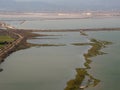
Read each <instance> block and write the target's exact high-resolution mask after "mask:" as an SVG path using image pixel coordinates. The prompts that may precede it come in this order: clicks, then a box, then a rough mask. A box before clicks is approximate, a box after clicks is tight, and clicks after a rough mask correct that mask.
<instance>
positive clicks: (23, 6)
mask: <svg viewBox="0 0 120 90" xmlns="http://www.w3.org/2000/svg"><path fill="white" fill-rule="evenodd" d="M119 4H120V0H59V1H57V0H56V1H54V2H47V1H44V2H43V1H30V2H28V1H23V2H22V1H21V2H19V1H14V0H0V10H2V11H32V12H35V11H81V10H113V9H114V10H119V9H120V5H119Z"/></svg>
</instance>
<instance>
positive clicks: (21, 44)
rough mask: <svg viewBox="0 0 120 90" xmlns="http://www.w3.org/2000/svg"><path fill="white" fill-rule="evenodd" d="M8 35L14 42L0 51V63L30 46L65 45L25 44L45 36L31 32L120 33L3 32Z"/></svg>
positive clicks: (73, 30)
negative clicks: (29, 39)
mask: <svg viewBox="0 0 120 90" xmlns="http://www.w3.org/2000/svg"><path fill="white" fill-rule="evenodd" d="M1 30H2V29H1ZM5 31H6V32H7V33H9V35H12V36H14V37H16V38H15V40H14V42H12V43H11V44H9V45H7V46H6V47H5V49H4V50H1V51H0V62H3V61H4V59H5V58H6V57H7V56H9V55H10V54H11V53H12V52H15V51H17V50H20V49H25V48H29V47H31V46H65V45H54V44H50V45H47V44H39V45H38V44H30V43H27V39H28V38H33V37H37V36H46V35H42V34H35V33H32V32H80V33H81V32H84V31H120V28H95V29H70V30H33V29H11V30H5Z"/></svg>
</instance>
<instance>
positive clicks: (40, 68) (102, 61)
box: [0, 18, 120, 90]
mask: <svg viewBox="0 0 120 90" xmlns="http://www.w3.org/2000/svg"><path fill="white" fill-rule="evenodd" d="M15 25H16V27H19V28H36V29H66V28H67V29H78V28H99V27H100V28H103V27H112V28H113V27H119V26H120V18H106V19H105V18H104V19H78V20H77V19H72V20H71V19H70V20H45V21H27V22H25V23H24V24H22V25H19V24H15ZM86 33H87V34H88V36H82V35H80V33H79V32H74V33H73V32H71V33H69V32H61V33H60V32H54V33H53V32H46V33H43V32H42V33H41V34H50V35H56V36H45V37H37V38H38V39H30V40H28V42H30V43H34V44H65V45H66V46H60V47H32V48H29V49H26V50H20V51H17V52H15V53H13V54H11V55H10V56H9V57H7V58H6V60H5V62H4V63H2V64H1V66H0V67H1V68H3V72H0V90H48V89H49V90H64V88H65V87H66V83H67V82H68V81H69V80H71V79H74V78H75V75H76V70H75V69H76V68H83V67H85V66H84V62H85V60H84V56H83V54H84V53H85V52H87V50H88V49H89V48H90V46H74V45H71V44H72V43H86V42H90V41H89V40H88V39H91V38H95V39H98V40H103V41H110V42H113V44H112V45H108V46H107V48H104V49H102V51H104V52H105V53H107V54H104V55H101V56H97V57H93V58H91V60H92V61H93V62H92V63H91V64H90V66H91V69H90V70H88V72H89V74H91V75H92V76H93V77H94V78H96V79H99V80H100V83H99V84H98V85H97V86H96V87H89V88H86V89H85V90H107V89H109V90H119V89H120V86H119V80H120V70H119V68H120V65H119V63H120V60H119V59H120V55H119V53H120V39H119V37H120V32H119V31H110V32H109V31H99V32H95V31H94V32H86Z"/></svg>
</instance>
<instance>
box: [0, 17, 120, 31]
mask: <svg viewBox="0 0 120 90" xmlns="http://www.w3.org/2000/svg"><path fill="white" fill-rule="evenodd" d="M0 20H1V21H5V22H8V23H9V24H11V25H13V26H15V27H16V28H23V29H43V30H46V29H80V28H116V27H120V17H108V18H86V19H54V20H52V19H51V20H48V19H42V20H41V19H40V18H23V17H20V18H13V17H12V18H8V19H6V18H0ZM23 21H24V23H22V22H23Z"/></svg>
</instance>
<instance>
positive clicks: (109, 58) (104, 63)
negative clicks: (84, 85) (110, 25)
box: [85, 31, 120, 90]
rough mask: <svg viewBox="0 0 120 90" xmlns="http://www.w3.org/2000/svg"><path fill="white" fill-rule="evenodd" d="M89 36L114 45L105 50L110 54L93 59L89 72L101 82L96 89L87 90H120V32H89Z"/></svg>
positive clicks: (89, 89)
mask: <svg viewBox="0 0 120 90" xmlns="http://www.w3.org/2000/svg"><path fill="white" fill-rule="evenodd" d="M89 35H90V37H92V38H97V39H100V40H107V41H111V42H113V44H112V45H110V46H108V47H107V48H105V49H103V51H104V52H106V53H108V54H105V55H102V56H98V57H95V58H93V62H92V64H91V68H92V69H91V70H90V71H89V72H90V73H91V74H92V75H94V76H95V77H96V78H97V79H100V80H101V82H100V84H98V85H97V86H96V87H94V88H88V89H85V90H107V89H109V90H119V89H120V85H119V80H120V65H119V63H120V55H119V53H120V39H119V37H120V32H119V31H114V32H113V31H111V32H89Z"/></svg>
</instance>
